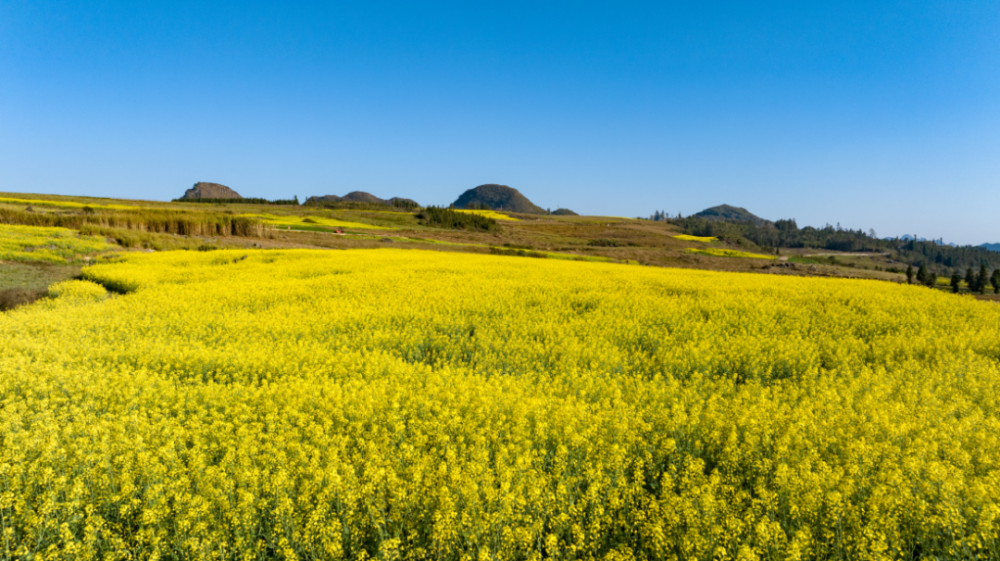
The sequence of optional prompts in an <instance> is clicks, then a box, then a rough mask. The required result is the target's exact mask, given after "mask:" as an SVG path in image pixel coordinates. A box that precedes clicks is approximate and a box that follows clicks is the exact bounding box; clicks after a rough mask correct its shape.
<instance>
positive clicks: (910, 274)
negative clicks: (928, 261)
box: [906, 265, 913, 284]
mask: <svg viewBox="0 0 1000 561" xmlns="http://www.w3.org/2000/svg"><path fill="white" fill-rule="evenodd" d="M906 284H913V265H907V266H906Z"/></svg>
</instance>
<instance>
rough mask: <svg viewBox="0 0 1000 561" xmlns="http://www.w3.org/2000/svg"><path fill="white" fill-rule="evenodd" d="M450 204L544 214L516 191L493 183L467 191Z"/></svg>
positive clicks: (458, 206) (460, 206)
mask: <svg viewBox="0 0 1000 561" xmlns="http://www.w3.org/2000/svg"><path fill="white" fill-rule="evenodd" d="M452 204H453V205H454V206H455V208H488V209H491V210H506V211H508V212H523V213H525V214H545V210H544V209H543V208H541V207H539V206H537V205H535V204H534V203H532V202H531V201H529V200H528V198H527V197H525V196H524V195H522V194H521V193H520V192H519V191H518V190H517V189H514V188H513V187H508V186H506V185H497V184H495V183H488V184H486V185H480V186H479V187H476V188H475V189H469V190H468V191H466V192H464V193H462V196H460V197H459V198H458V199H456V200H455V202H454V203H452Z"/></svg>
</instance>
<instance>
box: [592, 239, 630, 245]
mask: <svg viewBox="0 0 1000 561" xmlns="http://www.w3.org/2000/svg"><path fill="white" fill-rule="evenodd" d="M587 245H592V246H595V247H622V246H624V245H627V244H626V243H625V242H623V241H620V240H612V239H609V238H598V239H596V240H590V241H589V242H587Z"/></svg>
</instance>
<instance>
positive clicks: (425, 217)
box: [417, 206, 497, 232]
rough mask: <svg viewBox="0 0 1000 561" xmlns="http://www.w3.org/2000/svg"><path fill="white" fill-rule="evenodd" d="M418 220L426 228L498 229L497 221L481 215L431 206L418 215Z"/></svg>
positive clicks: (487, 230) (488, 230) (489, 230)
mask: <svg viewBox="0 0 1000 561" xmlns="http://www.w3.org/2000/svg"><path fill="white" fill-rule="evenodd" d="M417 220H418V221H419V222H420V223H421V224H423V225H425V226H436V227H438V228H450V229H453V230H482V231H486V232H492V231H494V230H496V229H497V221H496V220H494V219H492V218H487V217H485V216H481V215H479V214H473V213H468V212H455V211H454V210H451V209H447V208H441V207H436V206H429V207H427V208H425V209H424V210H422V211H420V212H419V213H417Z"/></svg>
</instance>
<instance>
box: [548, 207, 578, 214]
mask: <svg viewBox="0 0 1000 561" xmlns="http://www.w3.org/2000/svg"><path fill="white" fill-rule="evenodd" d="M552 214H554V215H556V216H580V215H579V214H577V213H575V212H573V211H572V210H570V209H568V208H557V209H555V210H553V211H552Z"/></svg>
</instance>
